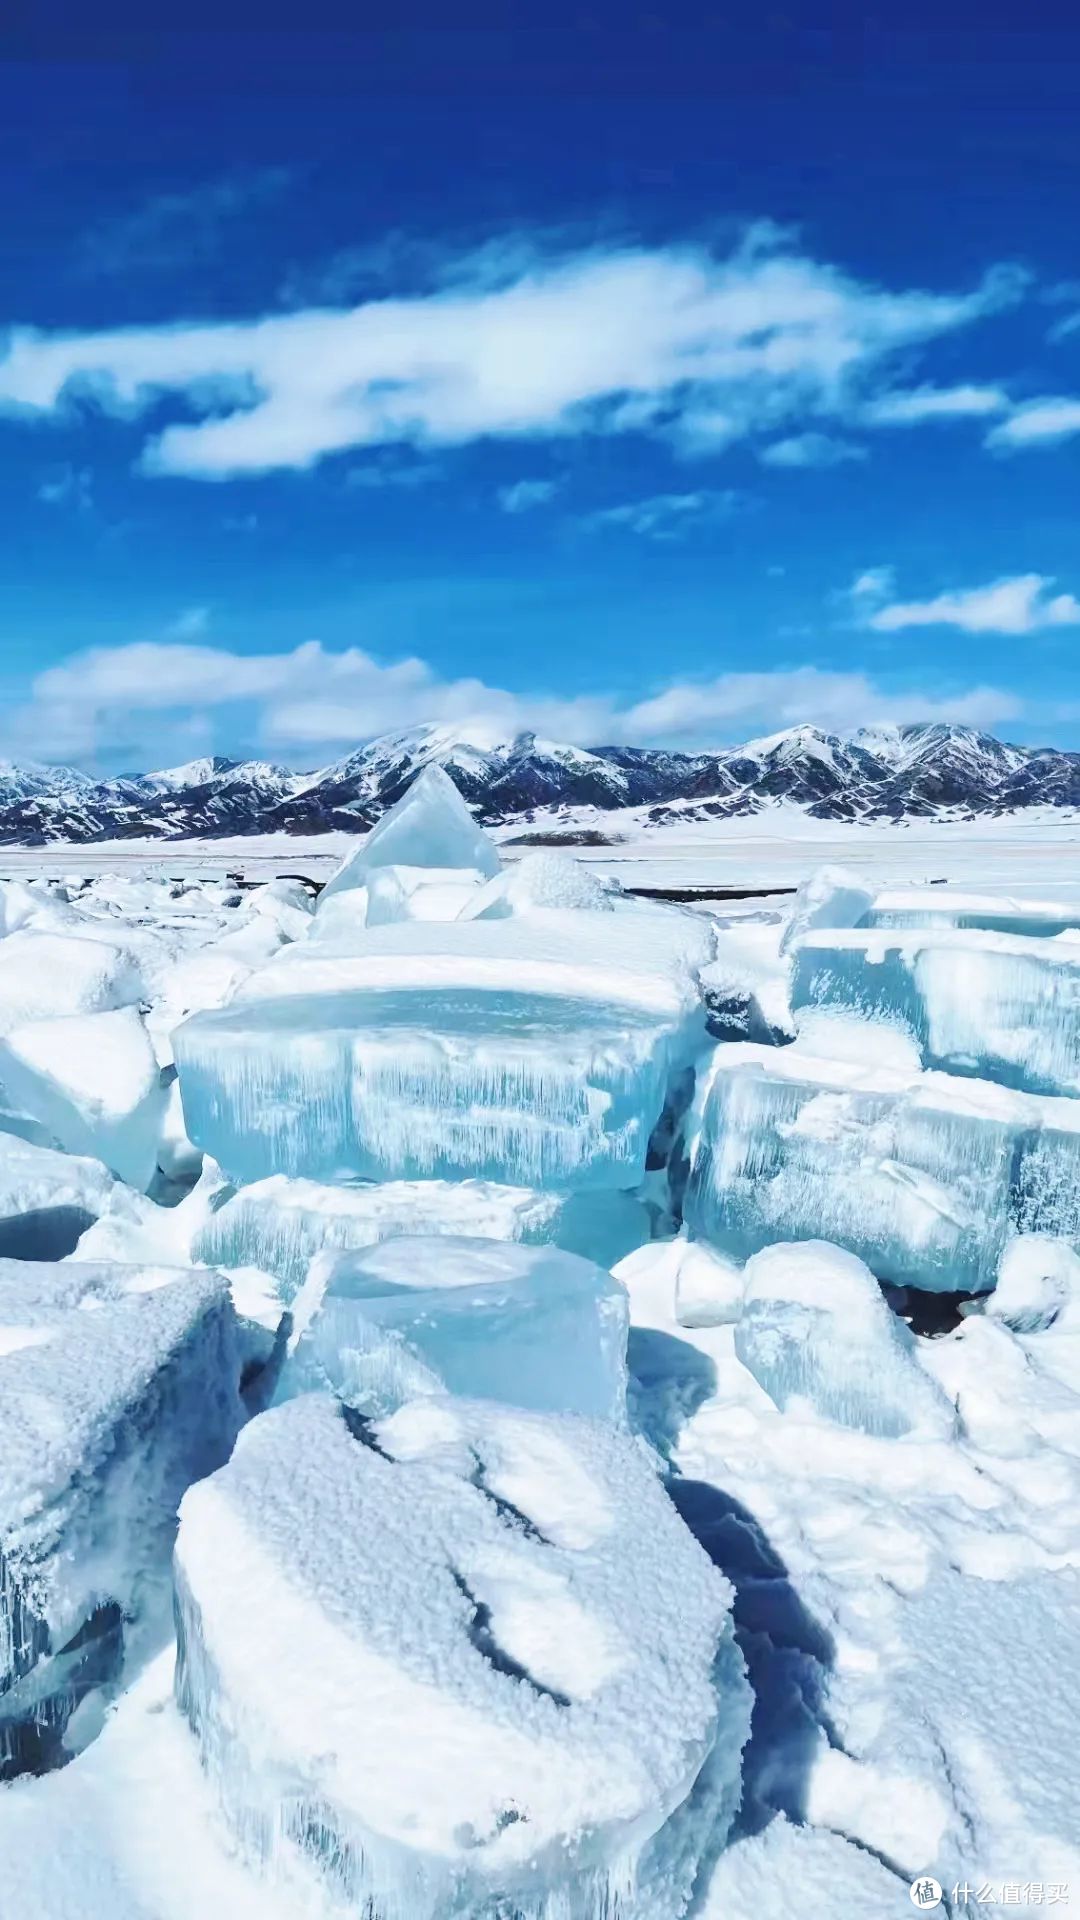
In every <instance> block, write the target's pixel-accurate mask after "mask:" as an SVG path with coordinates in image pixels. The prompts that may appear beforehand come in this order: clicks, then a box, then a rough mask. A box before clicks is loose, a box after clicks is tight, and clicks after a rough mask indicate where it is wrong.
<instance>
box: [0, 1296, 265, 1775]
mask: <svg viewBox="0 0 1080 1920" xmlns="http://www.w3.org/2000/svg"><path fill="white" fill-rule="evenodd" d="M241 1360H242V1356H241V1351H240V1344H239V1335H238V1330H237V1325H236V1320H235V1317H234V1314H233V1309H232V1304H231V1302H230V1299H229V1294H228V1290H227V1288H226V1286H225V1283H224V1281H223V1280H222V1279H221V1277H220V1275H218V1274H214V1273H208V1272H200V1273H193V1272H176V1271H174V1270H170V1269H168V1268H160V1267H159V1268H146V1267H121V1266H95V1265H91V1264H82V1263H72V1264H63V1265H56V1266H49V1265H38V1264H34V1263H30V1262H23V1261H7V1260H5V1261H0V1777H3V1775H4V1774H5V1773H10V1772H17V1771H19V1770H20V1769H22V1768H26V1767H30V1768H40V1767H45V1766H49V1765H53V1764H55V1762H56V1759H57V1758H58V1757H61V1756H62V1751H63V1748H62V1742H63V1735H64V1728H65V1726H66V1723H67V1720H68V1718H69V1717H70V1715H71V1713H72V1712H73V1711H74V1709H75V1707H76V1706H77V1705H78V1703H79V1700H80V1699H81V1698H82V1696H83V1695H84V1694H85V1693H86V1692H87V1690H88V1689H90V1688H93V1687H96V1686H101V1685H106V1686H107V1685H108V1684H109V1683H111V1682H112V1681H114V1680H115V1679H116V1677H117V1675H118V1673H119V1671H120V1667H121V1664H122V1660H123V1654H124V1646H125V1640H127V1639H130V1637H131V1636H132V1635H135V1636H136V1637H138V1634H139V1631H140V1629H143V1630H146V1629H147V1626H148V1624H149V1628H150V1630H151V1631H161V1630H162V1629H163V1628H164V1625H165V1622H166V1621H167V1618H168V1604H169V1595H168V1565H169V1554H170V1551H171V1548H172V1542H173V1535H174V1530H175V1521H176V1510H177V1506H178V1504H179V1500H180V1496H181V1494H182V1493H183V1492H184V1489H185V1488H186V1487H187V1486H188V1485H189V1484H190V1483H191V1481H192V1480H195V1479H197V1478H198V1477H199V1476H200V1475H201V1474H204V1473H209V1472H211V1470H212V1469H213V1468H215V1467H218V1466H220V1464H221V1462H222V1461H223V1460H224V1459H226V1458H227V1457H228V1454H229V1451H230V1449H231V1447H232V1444H233V1441H234V1440H235V1437H236V1434H237V1432H238V1430H239V1427H240V1424H241V1421H242V1419H243V1408H242V1404H241V1401H240V1394H239V1383H240V1371H241Z"/></svg>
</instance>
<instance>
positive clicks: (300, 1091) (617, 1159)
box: [174, 908, 713, 1189]
mask: <svg viewBox="0 0 1080 1920" xmlns="http://www.w3.org/2000/svg"><path fill="white" fill-rule="evenodd" d="M712 939H713V936H712V933H711V930H710V928H709V927H708V926H707V924H706V923H705V922H704V920H702V919H701V918H698V917H696V916H694V915H691V914H681V913H674V912H670V911H664V910H662V909H658V908H652V909H640V908H639V909H636V910H634V911H627V912H620V913H589V912H577V911H574V910H573V909H544V910H540V911H538V912H536V913H535V914H532V915H530V916H529V917H528V918H522V919H517V918H511V919H498V920H474V921H469V922H459V923H455V924H452V925H445V924H430V923H426V922H408V923H404V924H400V925H392V926H381V927H376V928H370V929H366V930H364V931H363V932H362V933H360V934H359V935H356V934H353V935H352V936H350V937H349V938H347V939H343V940H342V941H341V942H335V941H331V942H319V941H314V942H312V943H311V944H308V945H302V946H301V945H297V946H294V947H287V948H285V949H283V950H282V952H281V953H280V954H279V955H277V956H276V957H275V959H274V960H273V961H271V962H270V964H269V965H267V966H265V967H263V968H262V969H260V971H259V972H258V973H256V974H253V975H252V977H251V978H250V980H248V981H247V982H245V984H244V986H243V988H242V989H241V991H240V992H239V993H238V994H237V996H236V997H235V998H234V999H233V1000H232V1001H231V1003H230V1004H229V1005H228V1006H227V1007H223V1008H220V1009H215V1010H213V1011H208V1012H205V1013H200V1014H196V1015H194V1016H192V1018H190V1019H189V1020H187V1021H186V1022H184V1024H183V1025H182V1026H180V1027H179V1028H178V1029H177V1031H176V1033H175V1035H174V1048H175V1054H176V1063H177V1068H178V1071H179V1075H180V1086H181V1092H182V1097H183V1103H184V1114H185V1119H186V1124H187V1131H188V1133H189V1135H190V1137H191V1139H192V1140H193V1141H194V1142H195V1143H196V1144H197V1145H198V1146H200V1147H201V1148H203V1150H204V1151H206V1152H208V1153H210V1154H211V1155H212V1156H213V1158H214V1159H215V1160H216V1161H217V1162H218V1164H219V1165H220V1166H221V1167H222V1168H223V1169H224V1171H225V1172H226V1174H227V1175H228V1177H229V1179H230V1180H232V1181H234V1182H236V1183H239V1184H244V1183H247V1182H250V1181H254V1180H260V1179H264V1178H266V1177H267V1176H269V1175H270V1174H273V1173H288V1174H293V1175H302V1176H304V1177H306V1178H309V1179H315V1180H328V1181H336V1180H343V1179H384V1180H395V1179H399V1180H400V1179H405V1180H408V1179H455V1178H476V1179H484V1180H491V1181H496V1182H499V1183H501V1184H505V1185H510V1186H529V1187H542V1188H552V1187H560V1188H581V1187H588V1188H590V1189H598V1188H623V1189H627V1188H630V1187H634V1186H636V1185H637V1184H638V1183H639V1182H640V1180H641V1178H642V1176H643V1174H644V1171H645V1162H646V1155H647V1151H648V1145H649V1139H650V1135H651V1134H652V1131H653V1128H654V1127H655V1125H656V1123H657V1121H658V1120H659V1119H660V1116H661V1114H662V1112H663V1110H664V1107H665V1103H666V1101H667V1098H668V1094H669V1091H670V1090H671V1088H672V1084H673V1081H674V1080H675V1078H676V1076H677V1075H678V1074H679V1073H681V1072H682V1070H683V1069H684V1068H685V1067H686V1065H687V1064H688V1062H689V1060H690V1059H691V1058H692V1057H693V1054H694V1052H695V1050H696V1048H697V1047H698V1046H699V1045H700V1041H701V1038H702V1036H703V1033H704V1012H703V1007H702V1001H701V993H700V984H699V973H700V966H701V964H702V963H703V962H704V961H705V960H706V959H707V958H708V957H709V955H710V953H711V949H712Z"/></svg>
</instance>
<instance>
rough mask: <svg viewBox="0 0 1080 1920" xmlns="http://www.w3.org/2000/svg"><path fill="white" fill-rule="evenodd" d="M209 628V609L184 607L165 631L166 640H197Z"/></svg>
mask: <svg viewBox="0 0 1080 1920" xmlns="http://www.w3.org/2000/svg"><path fill="white" fill-rule="evenodd" d="M209 627H210V609H209V607H185V608H184V611H183V613H178V614H177V616H176V619H175V620H173V621H171V622H170V624H169V625H168V626H167V627H166V629H165V637H166V639H168V640H197V639H199V637H200V636H201V635H202V634H204V633H207V632H208V631H209Z"/></svg>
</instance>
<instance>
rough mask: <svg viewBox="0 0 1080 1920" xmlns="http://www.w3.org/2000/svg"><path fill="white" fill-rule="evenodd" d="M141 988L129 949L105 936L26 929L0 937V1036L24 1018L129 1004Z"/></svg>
mask: <svg viewBox="0 0 1080 1920" xmlns="http://www.w3.org/2000/svg"><path fill="white" fill-rule="evenodd" d="M144 991H145V988H144V984H143V980H142V976H141V974H140V972H139V970H138V967H137V966H136V965H135V964H134V963H133V961H132V958H131V955H130V953H128V952H126V951H125V950H124V949H123V948H122V947H118V946H113V945H110V944H108V943H107V942H106V941H105V940H101V939H93V938H89V937H88V938H86V939H83V938H80V937H78V936H70V935H68V934H64V933H39V932H36V931H34V930H32V929H29V928H27V929H25V930H23V931H21V932H18V933H13V934H10V935H9V936H8V938H7V939H6V940H0V1034H3V1033H10V1032H11V1030H12V1028H13V1027H21V1026H23V1025H24V1024H25V1023H26V1022H27V1021H29V1020H48V1019H51V1018H53V1017H54V1016H55V1015H59V1014H66V1013H98V1012H104V1011H106V1010H107V1009H109V1008H112V1007H125V1006H130V1005H132V1004H134V1003H135V1002H137V1001H139V1000H140V999H142V997H143V994H144Z"/></svg>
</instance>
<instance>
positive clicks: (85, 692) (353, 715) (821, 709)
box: [3, 640, 1021, 764]
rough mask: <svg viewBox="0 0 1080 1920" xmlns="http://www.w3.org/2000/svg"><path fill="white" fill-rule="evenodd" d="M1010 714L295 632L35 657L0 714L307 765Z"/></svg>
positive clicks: (895, 693)
mask: <svg viewBox="0 0 1080 1920" xmlns="http://www.w3.org/2000/svg"><path fill="white" fill-rule="evenodd" d="M1020 712H1021V703H1020V702H1019V701H1018V700H1017V698H1016V697H1015V696H1014V695H1012V694H1010V693H1008V692H1006V691H1003V690H1002V689H1000V688H995V687H988V686H983V685H975V686H967V687H964V686H954V687H952V688H941V689H935V688H927V687H926V686H925V685H921V686H919V687H914V688H907V689H904V688H893V689H887V688H884V687H882V686H880V685H878V684H877V683H876V682H874V681H873V680H872V679H870V678H869V676H867V675H865V674H862V673H848V672H832V671H827V670H824V669H822V668H820V667H818V666H816V665H809V664H808V665H801V666H794V667H791V668H788V669H778V670H776V671H768V672H760V673H746V672H727V673H722V674H719V675H718V676H716V677H715V678H713V679H710V680H680V681H676V682H674V683H671V684H668V685H667V686H662V687H660V688H659V689H658V690H657V691H656V692H654V693H651V694H650V695H649V696H648V697H647V698H644V699H641V700H637V701H626V700H620V699H618V698H617V697H616V696H614V695H612V694H596V695H590V696H587V697H581V698H578V699H573V698H569V699H568V698H561V697H559V696H557V695H553V694H551V693H548V692H545V691H543V690H542V689H537V690H535V691H534V692H532V693H517V692H511V691H509V690H508V689H506V688H501V687H495V686H490V685H488V684H487V683H485V682H484V681H480V680H476V679H469V678H460V679H446V678H444V677H443V676H442V675H441V674H439V673H438V672H437V671H436V670H435V669H434V668H433V667H431V666H430V665H429V664H428V663H427V662H426V661H424V660H422V659H418V658H415V657H409V658H402V659H396V660H391V661H379V660H376V659H375V658H374V657H373V656H372V655H371V654H369V653H366V652H365V651H363V650H362V649H360V648H357V647H352V648H348V649H346V650H344V651H341V652H332V651H330V650H328V649H327V648H324V647H323V646H321V645H320V644H319V643H318V642H317V641H309V642H307V643H306V644H305V645H303V646H299V647H296V648H294V649H293V650H292V651H291V652H288V653H262V654H239V653H234V652H231V651H229V650H228V649H226V648H222V647H213V646H208V645H204V644H200V643H198V642H196V641H187V642H185V641H180V640H176V641H168V642H166V641H144V642H139V643H134V644H132V645H130V646H121V647H106V648H91V649H88V650H86V651H84V652H82V653H78V654H74V655H72V656H71V657H70V658H68V659H67V660H66V661H64V662H63V663H62V664H61V665H58V666H55V667H51V668H48V669H47V670H46V671H45V672H43V673H41V674H39V675H38V677H37V679H36V680H35V682H34V683H33V687H32V690H31V696H30V698H29V700H28V702H27V703H26V704H25V705H24V706H23V707H21V708H15V709H9V710H8V711H7V713H6V714H5V718H4V729H3V733H4V744H5V746H6V747H7V748H8V749H9V750H13V751H15V752H20V751H22V752H25V751H27V750H28V749H29V748H30V746H31V745H33V747H34V750H35V751H36V752H37V754H38V755H39V757H40V753H41V747H42V743H43V742H47V744H48V751H49V753H50V754H51V755H52V756H53V757H54V758H57V759H62V758H68V757H70V758H76V759H78V758H83V759H85V758H87V757H94V756H98V755H100V754H102V753H104V752H107V751H109V750H115V748H116V745H117V743H118V742H122V743H124V744H125V746H126V749H127V750H128V751H129V752H130V753H131V754H132V756H135V755H140V754H141V755H142V757H144V758H145V756H146V754H149V755H150V756H151V757H152V756H153V753H154V750H155V746H159V745H160V736H161V728H162V725H163V724H165V723H166V716H167V725H168V728H169V733H170V737H172V738H177V737H183V738H185V739H187V738H196V737H199V738H200V739H202V741H203V742H204V744H205V743H206V742H207V741H208V740H209V739H210V738H211V736H213V735H214V733H215V730H216V729H217V727H218V725H219V722H221V721H224V722H225V724H226V727H227V737H228V740H229V744H230V745H234V744H235V738H236V729H237V727H239V726H241V725H242V726H243V728H244V729H245V732H246V734H247V735H248V736H250V737H252V738H254V739H256V740H258V741H259V742H261V744H262V745H263V746H264V747H265V748H266V749H267V750H269V751H272V752H274V753H276V754H280V755H284V756H285V757H287V758H290V759H293V760H299V761H301V762H302V761H304V760H306V761H307V762H308V763H309V764H310V761H311V759H312V758H315V757H319V756H322V757H325V755H326V754H327V753H328V752H332V751H335V750H341V749H344V748H347V747H350V746H353V745H355V744H357V743H358V742H360V741H363V740H366V739H370V738H372V737H373V736H375V735H377V734H379V733H382V732H386V731H390V730H393V729H397V728H403V727H409V726H415V725H419V724H421V723H424V722H429V721H437V722H439V723H442V724H447V723H449V724H451V725H455V726H458V727H460V728H461V730H462V733H463V735H464V736H465V737H473V738H478V739H481V740H482V739H483V738H491V737H499V738H506V737H508V736H512V735H513V734H515V733H517V732H521V731H525V730H533V731H536V732H538V733H541V734H543V735H546V736H547V737H548V738H556V739H564V740H569V741H574V742H577V743H579V744H583V745H595V744H596V743H597V742H599V741H612V740H616V741H617V740H622V741H626V742H629V743H635V744H649V743H663V742H670V743H677V742H682V743H694V744H698V745H708V744H716V743H719V742H722V741H724V740H729V739H733V738H738V737H739V735H740V734H744V733H745V731H746V730H749V729H754V730H760V729H761V728H762V727H765V728H771V727H774V726H783V725H788V724H790V723H792V722H794V721H812V722H816V723H817V724H819V725H822V726H826V727H830V728H833V729H834V730H837V731H841V732H843V731H848V730H849V729H851V728H854V727H857V726H861V725H864V724H871V723H873V722H880V721H906V720H931V719H951V720H960V721H967V722H969V723H970V724H972V725H978V726H993V725H995V724H997V723H999V722H1001V721H1005V720H1012V719H1015V718H1017V717H1018V715H1019V714H1020Z"/></svg>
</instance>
